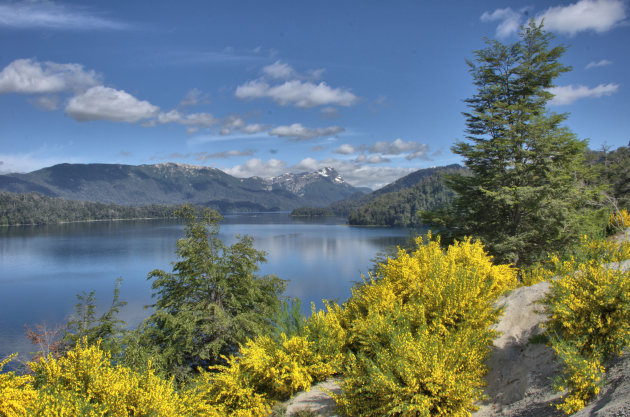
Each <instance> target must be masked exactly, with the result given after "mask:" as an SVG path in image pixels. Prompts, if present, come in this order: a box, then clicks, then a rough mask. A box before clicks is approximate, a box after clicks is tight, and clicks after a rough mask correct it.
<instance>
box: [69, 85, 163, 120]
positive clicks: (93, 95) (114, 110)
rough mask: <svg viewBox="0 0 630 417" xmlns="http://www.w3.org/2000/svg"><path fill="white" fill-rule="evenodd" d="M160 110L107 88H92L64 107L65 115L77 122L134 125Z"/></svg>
mask: <svg viewBox="0 0 630 417" xmlns="http://www.w3.org/2000/svg"><path fill="white" fill-rule="evenodd" d="M159 110H160V108H159V107H157V106H154V105H153V104H151V103H149V102H148V101H144V100H143V101H141V100H138V99H137V98H135V97H134V96H132V95H131V94H129V93H127V92H125V91H123V90H115V89H113V88H109V87H103V86H97V87H92V88H90V89H89V90H87V91H86V92H84V93H82V94H80V95H78V96H75V97H72V98H71V99H70V101H69V102H68V105H67V106H66V109H65V111H66V113H67V114H68V115H69V116H70V117H72V118H74V119H76V120H78V121H88V120H109V121H113V122H126V123H135V122H138V121H140V120H143V119H148V118H150V117H154V116H156V115H157V114H158V112H159Z"/></svg>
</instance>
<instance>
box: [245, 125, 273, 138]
mask: <svg viewBox="0 0 630 417" xmlns="http://www.w3.org/2000/svg"><path fill="white" fill-rule="evenodd" d="M265 130H269V126H268V125H261V124H259V123H252V124H249V125H245V126H243V127H242V128H241V132H243V133H247V134H248V135H253V134H254V133H260V132H264V131H265Z"/></svg>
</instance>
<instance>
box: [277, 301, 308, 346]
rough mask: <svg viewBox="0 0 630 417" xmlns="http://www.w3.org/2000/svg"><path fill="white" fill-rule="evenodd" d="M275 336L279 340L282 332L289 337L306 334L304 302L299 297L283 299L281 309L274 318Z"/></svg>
mask: <svg viewBox="0 0 630 417" xmlns="http://www.w3.org/2000/svg"><path fill="white" fill-rule="evenodd" d="M273 321H274V325H275V329H274V337H275V339H276V340H277V341H278V342H281V340H282V334H283V333H284V334H285V335H286V336H287V337H292V336H302V335H303V334H304V326H305V324H306V321H305V318H304V316H303V315H302V302H301V301H300V299H299V298H288V299H284V300H282V304H281V306H280V309H279V310H278V312H277V313H276V316H275V318H274V320H273Z"/></svg>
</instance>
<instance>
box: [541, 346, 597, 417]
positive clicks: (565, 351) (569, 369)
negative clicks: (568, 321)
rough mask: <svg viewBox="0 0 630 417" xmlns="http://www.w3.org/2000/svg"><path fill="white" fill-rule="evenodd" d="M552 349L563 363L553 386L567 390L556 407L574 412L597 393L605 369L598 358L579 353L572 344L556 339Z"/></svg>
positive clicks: (567, 412)
mask: <svg viewBox="0 0 630 417" xmlns="http://www.w3.org/2000/svg"><path fill="white" fill-rule="evenodd" d="M553 350H554V352H555V353H556V355H558V357H559V358H560V360H561V361H562V362H563V364H564V370H563V374H562V375H561V376H559V377H557V378H556V379H555V381H554V382H555V388H556V389H557V390H558V391H568V395H567V396H566V397H565V398H564V401H563V402H562V403H561V404H559V405H557V406H556V407H557V408H558V409H559V410H562V411H564V412H565V413H566V414H574V413H576V412H578V411H579V410H581V409H582V408H584V407H585V406H586V405H587V404H588V401H589V400H590V399H591V398H593V397H594V396H596V395H597V394H599V391H600V385H601V382H602V377H603V374H604V371H605V369H604V367H603V366H602V365H601V363H600V361H599V360H598V359H596V358H593V357H590V358H586V357H584V356H583V355H581V354H580V353H579V352H578V350H577V348H576V347H575V346H574V345H573V344H570V343H566V342H563V341H561V340H557V339H556V340H554V341H553Z"/></svg>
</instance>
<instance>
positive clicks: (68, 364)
mask: <svg viewBox="0 0 630 417" xmlns="http://www.w3.org/2000/svg"><path fill="white" fill-rule="evenodd" d="M30 366H31V369H32V371H33V373H34V386H35V388H37V389H38V391H39V393H38V395H39V397H38V401H37V404H36V405H35V406H34V407H33V409H32V410H31V412H32V414H33V415H42V416H79V415H81V416H84V415H85V416H105V415H106V416H116V417H126V416H137V415H151V416H188V415H205V416H219V415H220V414H218V413H217V412H216V411H215V410H214V409H213V408H212V407H209V406H207V405H206V404H204V403H202V402H197V401H194V402H193V401H190V399H188V398H182V396H181V395H180V394H178V393H177V392H176V391H175V389H174V387H173V383H172V381H166V380H164V379H162V378H160V377H158V376H157V375H155V374H154V371H153V369H152V368H151V365H150V364H149V366H148V367H147V370H146V371H144V372H142V373H138V372H135V371H133V370H131V369H129V368H126V367H123V366H114V365H112V364H111V358H110V355H109V353H108V352H104V351H103V350H101V349H100V344H99V343H97V344H95V345H87V342H86V340H85V339H84V340H82V341H80V342H79V343H78V344H77V346H76V347H75V348H74V349H72V350H70V351H69V352H68V353H67V354H66V356H64V357H61V358H59V359H54V358H53V357H52V356H49V357H48V358H47V359H44V358H42V359H40V360H39V361H37V362H34V363H31V364H30Z"/></svg>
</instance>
